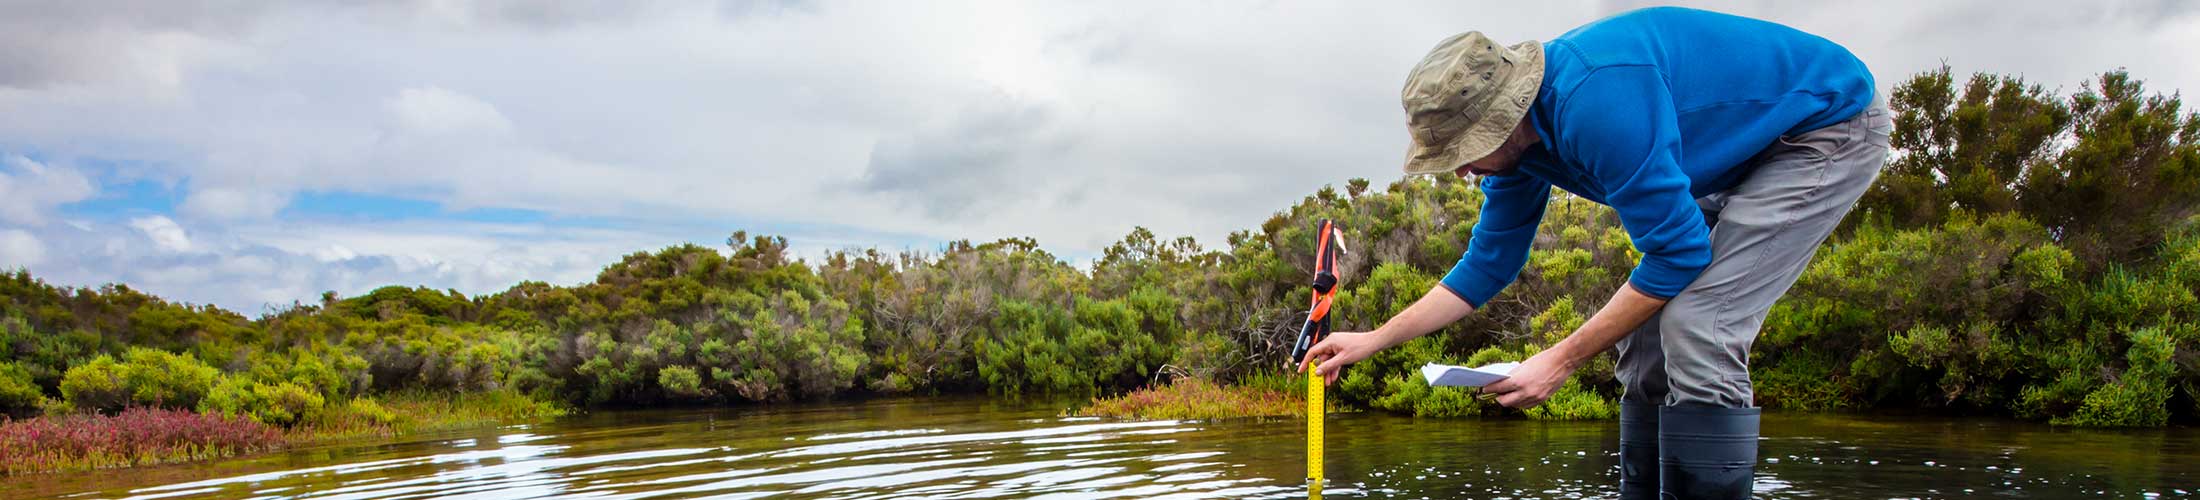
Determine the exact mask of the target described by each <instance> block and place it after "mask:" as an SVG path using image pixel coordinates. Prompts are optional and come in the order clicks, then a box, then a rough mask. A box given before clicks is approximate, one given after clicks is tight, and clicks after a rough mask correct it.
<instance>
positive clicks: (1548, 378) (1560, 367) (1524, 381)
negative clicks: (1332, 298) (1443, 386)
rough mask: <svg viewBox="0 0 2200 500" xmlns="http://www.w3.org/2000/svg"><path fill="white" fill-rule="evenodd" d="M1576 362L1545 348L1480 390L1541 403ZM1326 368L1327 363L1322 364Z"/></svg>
mask: <svg viewBox="0 0 2200 500" xmlns="http://www.w3.org/2000/svg"><path fill="white" fill-rule="evenodd" d="M1578 367H1579V366H1577V365H1575V364H1574V362H1573V360H1572V359H1570V358H1568V357H1567V356H1563V355H1560V354H1559V353H1558V352H1556V351H1554V350H1545V351H1543V352H1540V353H1536V355H1535V356H1532V357H1529V358H1528V360H1527V361H1522V362H1520V366H1516V367H1513V369H1512V374H1511V375H1509V376H1507V377H1505V379H1504V380H1499V381H1497V382H1496V383H1493V384H1490V385H1487V386H1483V387H1482V393H1484V394H1494V395H1496V396H1497V404H1501V405H1505V406H1508V407H1512V408H1519V409H1522V410H1525V409H1529V408H1534V407H1535V405H1539V404H1543V400H1546V399H1551V395H1552V394H1555V393H1557V392H1558V387H1559V386H1561V385H1565V384H1566V377H1567V376H1569V375H1573V374H1574V369H1575V368H1578ZM1323 368H1328V367H1326V366H1325V367H1323Z"/></svg>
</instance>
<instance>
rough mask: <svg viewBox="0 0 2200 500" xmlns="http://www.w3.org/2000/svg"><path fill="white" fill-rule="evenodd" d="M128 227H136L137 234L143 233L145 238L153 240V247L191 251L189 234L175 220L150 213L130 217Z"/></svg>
mask: <svg viewBox="0 0 2200 500" xmlns="http://www.w3.org/2000/svg"><path fill="white" fill-rule="evenodd" d="M130 227H131V228H133V229H137V230H138V233H139V234H143V235H145V238H146V239H149V240H152V241H153V246H154V247H157V248H160V249H161V250H163V251H168V252H179V253H180V252H189V251H191V237H190V235H188V234H185V233H184V231H183V226H180V225H177V224H176V221H174V220H170V219H169V218H167V217H163V216H159V215H152V216H146V217H139V218H135V219H130Z"/></svg>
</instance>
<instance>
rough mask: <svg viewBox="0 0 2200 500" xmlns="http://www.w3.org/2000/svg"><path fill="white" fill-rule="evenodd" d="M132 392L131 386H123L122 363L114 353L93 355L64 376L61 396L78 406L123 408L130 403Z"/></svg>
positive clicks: (84, 408) (72, 404) (108, 409)
mask: <svg viewBox="0 0 2200 500" xmlns="http://www.w3.org/2000/svg"><path fill="white" fill-rule="evenodd" d="M130 393H131V391H130V388H129V387H128V386H126V385H123V378H122V364H121V363H116V362H115V358H114V357H112V356H106V355H101V356H100V357H97V358H92V361H91V362H89V363H85V364H81V365H77V366H75V367H71V368H69V371H68V373H67V374H64V375H62V376H61V397H62V399H64V400H67V401H68V402H69V405H70V406H72V407H75V408H78V409H83V410H92V411H113V410H120V409H122V407H124V406H128V405H129V404H130Z"/></svg>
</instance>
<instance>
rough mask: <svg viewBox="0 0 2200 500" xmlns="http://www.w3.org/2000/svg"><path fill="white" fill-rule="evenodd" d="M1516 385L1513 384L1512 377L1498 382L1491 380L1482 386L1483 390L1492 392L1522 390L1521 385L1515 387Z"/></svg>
mask: <svg viewBox="0 0 2200 500" xmlns="http://www.w3.org/2000/svg"><path fill="white" fill-rule="evenodd" d="M1514 385H1515V384H1513V381H1512V379H1505V380H1499V381H1496V382H1491V383H1490V385H1485V386H1482V392H1486V393H1490V394H1504V393H1508V392H1513V391H1517V390H1520V388H1519V387H1514Z"/></svg>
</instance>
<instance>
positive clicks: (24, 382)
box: [0, 362, 46, 417]
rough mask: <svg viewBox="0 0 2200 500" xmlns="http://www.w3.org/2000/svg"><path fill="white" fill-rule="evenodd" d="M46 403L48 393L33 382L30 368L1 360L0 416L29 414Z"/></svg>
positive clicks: (35, 411)
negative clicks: (26, 368)
mask: <svg viewBox="0 0 2200 500" xmlns="http://www.w3.org/2000/svg"><path fill="white" fill-rule="evenodd" d="M45 404H46V395H45V394H44V393H43V392H42V391H40V390H39V389H38V385H37V384H34V383H32V382H31V372H30V370H25V369H23V367H22V366H20V365H17V364H15V363H9V362H0V417H22V416H29V415H31V414H35V413H37V412H38V411H39V408H41V407H43V406H45Z"/></svg>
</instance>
